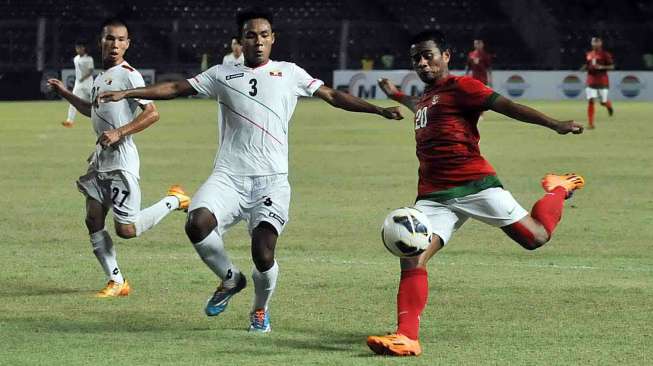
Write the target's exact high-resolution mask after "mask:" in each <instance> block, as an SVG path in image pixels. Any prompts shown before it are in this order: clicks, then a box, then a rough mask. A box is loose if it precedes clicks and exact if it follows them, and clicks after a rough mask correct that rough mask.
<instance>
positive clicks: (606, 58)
mask: <svg viewBox="0 0 653 366" xmlns="http://www.w3.org/2000/svg"><path fill="white" fill-rule="evenodd" d="M582 69H583V70H587V88H585V93H586V94H587V122H588V123H589V128H594V99H596V98H599V97H600V98H601V105H602V106H604V107H605V108H606V109H607V110H608V114H609V115H610V116H612V115H613V114H614V109H613V108H612V102H611V101H610V100H609V99H608V88H609V87H610V80H609V78H608V70H614V61H613V60H612V54H610V52H607V51H605V50H604V49H603V40H602V39H601V38H599V37H592V50H591V51H587V53H586V54H585V64H584V65H583V67H582Z"/></svg>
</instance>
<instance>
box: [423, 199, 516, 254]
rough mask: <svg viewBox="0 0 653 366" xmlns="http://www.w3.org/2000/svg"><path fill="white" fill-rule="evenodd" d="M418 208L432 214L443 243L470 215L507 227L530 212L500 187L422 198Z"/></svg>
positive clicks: (432, 223)
mask: <svg viewBox="0 0 653 366" xmlns="http://www.w3.org/2000/svg"><path fill="white" fill-rule="evenodd" d="M415 208H416V209H418V210H420V211H422V212H423V213H424V214H425V215H426V216H427V217H428V218H429V220H430V222H431V227H432V229H433V233H434V234H436V235H437V236H439V237H440V239H442V244H443V245H444V244H446V243H447V242H449V239H451V236H452V235H453V233H454V232H455V231H456V230H458V228H459V227H461V226H462V225H463V224H464V223H465V221H467V219H468V218H470V217H471V218H473V219H476V220H479V221H481V222H484V223H486V224H488V225H492V226H496V227H504V226H507V225H510V224H514V223H515V222H517V221H519V220H521V219H523V218H524V217H526V215H528V211H526V210H524V208H523V207H521V205H519V203H517V201H516V200H515V198H514V197H513V196H512V194H510V192H508V191H506V190H505V189H503V188H498V187H497V188H488V189H485V190H482V191H480V192H478V193H474V194H470V195H468V196H465V197H460V198H454V199H450V200H447V201H444V202H442V203H440V202H434V201H428V200H419V201H417V202H416V203H415Z"/></svg>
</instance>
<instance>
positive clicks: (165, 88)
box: [98, 80, 197, 103]
mask: <svg viewBox="0 0 653 366" xmlns="http://www.w3.org/2000/svg"><path fill="white" fill-rule="evenodd" d="M195 94H197V91H196V90H195V89H194V88H193V87H192V86H191V85H190V83H189V82H188V81H187V80H179V81H167V82H163V83H157V84H154V85H151V86H147V87H144V88H136V89H127V90H119V91H111V92H104V93H101V94H100V95H99V96H98V100H99V101H100V103H107V102H117V101H119V100H122V99H125V98H140V99H150V100H160V99H173V98H176V97H184V96H189V95H195Z"/></svg>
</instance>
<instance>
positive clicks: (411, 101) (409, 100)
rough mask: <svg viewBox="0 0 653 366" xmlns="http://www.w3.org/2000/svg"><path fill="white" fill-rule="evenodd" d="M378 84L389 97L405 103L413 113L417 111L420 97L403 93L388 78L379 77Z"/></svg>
mask: <svg viewBox="0 0 653 366" xmlns="http://www.w3.org/2000/svg"><path fill="white" fill-rule="evenodd" d="M378 84H379V88H381V90H383V92H384V93H385V95H387V96H388V98H390V99H392V100H394V101H396V102H399V103H401V104H403V105H405V106H406V107H407V108H408V109H410V110H411V111H413V113H415V112H416V111H417V101H418V100H419V98H417V97H413V96H410V95H406V94H404V93H402V92H401V90H399V88H397V86H396V85H395V84H393V83H392V82H391V81H390V80H388V79H386V78H382V79H379V80H378Z"/></svg>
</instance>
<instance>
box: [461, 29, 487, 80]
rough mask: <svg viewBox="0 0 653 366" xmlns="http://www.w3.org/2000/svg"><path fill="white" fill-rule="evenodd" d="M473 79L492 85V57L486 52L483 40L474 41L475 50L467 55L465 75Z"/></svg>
mask: <svg viewBox="0 0 653 366" xmlns="http://www.w3.org/2000/svg"><path fill="white" fill-rule="evenodd" d="M470 73H471V74H472V77H473V78H474V79H476V80H478V81H480V82H481V83H483V84H485V85H492V55H491V54H489V53H487V52H486V51H485V42H483V40H482V39H475V40H474V49H473V50H471V51H470V52H469V53H468V54H467V64H466V66H465V75H469V74H470Z"/></svg>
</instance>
